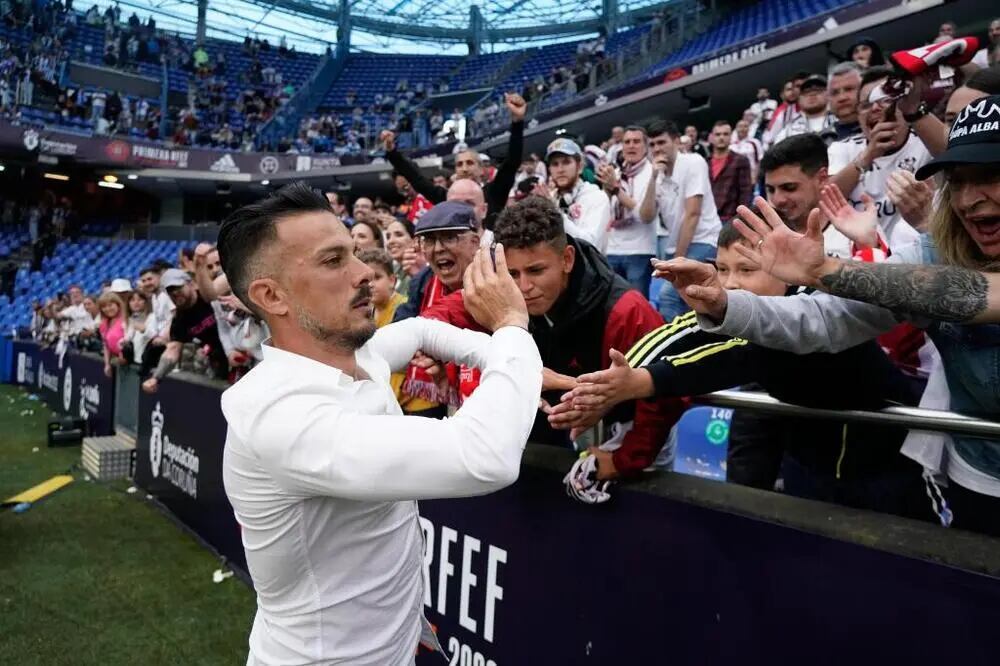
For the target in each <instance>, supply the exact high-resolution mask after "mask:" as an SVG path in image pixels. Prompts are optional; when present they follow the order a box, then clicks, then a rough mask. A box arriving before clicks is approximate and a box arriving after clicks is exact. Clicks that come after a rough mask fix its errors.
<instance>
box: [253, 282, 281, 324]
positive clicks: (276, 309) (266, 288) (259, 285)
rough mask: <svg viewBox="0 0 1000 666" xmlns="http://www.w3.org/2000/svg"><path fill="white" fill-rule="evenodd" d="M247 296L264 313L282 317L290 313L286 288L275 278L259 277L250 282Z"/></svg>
mask: <svg viewBox="0 0 1000 666" xmlns="http://www.w3.org/2000/svg"><path fill="white" fill-rule="evenodd" d="M247 296H248V297H249V298H250V302H251V303H253V304H254V305H255V306H256V307H257V308H258V309H259V310H260V311H261V312H262V313H267V314H271V315H274V316H276V317H281V316H284V315H286V314H288V309H289V308H288V301H287V300H286V294H285V290H284V289H282V288H281V285H279V284H278V282H277V280H275V279H274V278H269V277H265V278H258V279H256V280H254V281H253V282H251V283H250V287H249V288H248V289H247Z"/></svg>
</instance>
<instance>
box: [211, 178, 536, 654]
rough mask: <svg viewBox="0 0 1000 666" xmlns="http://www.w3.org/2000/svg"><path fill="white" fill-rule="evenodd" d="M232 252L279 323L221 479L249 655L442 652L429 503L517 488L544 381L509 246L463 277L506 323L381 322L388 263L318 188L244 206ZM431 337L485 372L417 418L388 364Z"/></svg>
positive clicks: (239, 411)
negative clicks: (247, 578)
mask: <svg viewBox="0 0 1000 666" xmlns="http://www.w3.org/2000/svg"><path fill="white" fill-rule="evenodd" d="M442 205H460V204H442ZM431 212H433V209H432V211H431ZM429 214H430V212H429V213H428V214H427V215H429ZM427 215H425V216H424V217H425V218H426V216H427ZM219 253H220V255H221V258H222V265H223V268H224V270H225V273H226V275H227V276H228V278H229V281H230V285H231V287H232V290H233V292H234V294H235V295H236V296H237V297H238V298H239V300H240V301H242V302H243V303H244V304H245V305H247V306H248V307H249V308H250V309H251V310H253V311H254V312H255V313H257V314H258V315H259V316H261V317H262V318H263V319H264V321H265V322H266V323H267V325H268V327H269V328H270V330H271V335H272V337H271V339H270V340H269V341H267V342H266V343H265V344H264V345H263V357H264V360H263V361H261V363H260V364H258V365H257V366H256V367H255V368H254V369H253V370H251V371H250V372H249V373H247V374H246V375H245V376H244V377H243V378H242V379H241V380H240V381H239V382H237V383H236V384H235V385H234V386H232V387H231V388H230V389H229V390H227V391H226V392H225V393H224V394H223V395H222V411H223V414H224V415H225V417H226V422H227V423H228V426H229V429H228V433H227V436H226V445H225V451H224V453H223V483H224V485H225V489H226V495H227V496H228V498H229V502H230V504H231V505H232V507H233V511H234V513H235V515H236V520H237V522H239V524H240V528H241V530H240V533H241V537H242V540H243V545H244V548H245V549H246V558H247V565H248V570H249V571H250V575H251V577H252V578H253V587H254V590H255V592H256V594H257V615H256V617H255V619H254V623H253V628H252V629H251V631H250V641H249V642H250V656H249V658H248V661H247V663H248V664H253V665H255V666H256V665H262V664H348V663H349V664H358V665H361V664H370V665H373V666H374V665H375V664H378V665H382V664H412V663H413V659H414V655H415V654H416V651H417V646H418V643H419V642H425V643H426V644H427V645H429V646H430V647H432V648H433V649H435V650H438V651H440V646H439V644H438V642H437V640H436V639H435V638H434V634H433V631H432V629H431V626H430V625H429V624H428V622H427V620H426V619H425V618H424V615H423V597H424V590H423V584H422V577H421V571H422V570H423V537H422V533H421V527H420V516H419V514H418V508H417V500H421V499H429V498H447V497H467V496H470V495H481V494H485V493H489V492H492V491H494V490H498V489H500V488H502V487H504V486H507V485H509V484H511V483H513V482H514V480H515V479H516V478H517V476H518V471H519V468H520V463H521V453H522V451H523V449H524V444H525V441H526V440H527V437H528V433H529V432H530V430H531V426H532V423H533V421H534V418H535V412H536V410H537V407H538V397H539V395H540V391H541V386H542V364H541V359H540V358H539V355H538V350H537V349H536V347H535V343H534V341H533V340H532V338H531V336H530V335H529V334H528V331H527V327H528V312H527V308H526V306H525V303H524V298H523V297H522V296H521V293H520V291H519V290H518V288H517V285H515V284H514V281H513V279H512V278H511V277H510V274H509V272H508V270H507V264H506V259H505V256H504V253H503V248H502V247H498V248H497V250H496V267H494V265H493V262H492V261H491V259H490V254H489V252H488V251H487V250H482V251H479V252H478V255H477V256H476V257H475V259H474V260H473V262H472V264H471V265H470V268H469V270H468V271H467V273H466V274H465V283H464V286H465V304H466V307H467V308H468V310H469V312H470V313H472V315H473V316H474V317H476V318H477V320H478V321H479V323H480V324H481V325H482V326H483V327H484V328H485V329H486V330H489V331H493V334H492V335H488V334H485V333H476V332H472V331H460V330H458V329H455V328H452V327H450V326H448V325H447V324H444V323H441V322H434V321H430V320H426V319H411V320H408V321H405V322H402V323H398V324H391V325H389V326H384V327H382V328H381V329H379V330H378V332H376V331H375V323H374V320H373V315H374V305H373V302H372V289H373V286H372V283H373V280H374V272H373V271H372V269H371V268H370V267H369V266H368V265H366V264H365V263H363V262H362V261H361V260H360V259H358V258H357V257H356V256H355V254H354V242H353V241H352V239H351V235H350V233H349V232H348V230H347V227H345V226H344V224H343V223H341V221H340V220H339V219H337V217H336V215H334V213H333V211H332V210H331V209H330V206H329V203H328V202H327V200H326V199H325V198H324V197H323V195H322V194H320V193H319V192H318V191H315V190H312V189H311V188H309V187H308V186H307V185H306V184H304V183H296V184H293V185H289V186H287V187H285V188H282V189H281V190H278V191H277V192H276V193H274V194H273V195H272V196H271V197H269V198H267V199H265V200H263V201H259V202H257V203H255V204H251V205H249V206H245V207H243V208H241V209H240V210H238V211H236V212H235V213H234V214H233V215H231V216H230V217H229V218H228V219H227V220H226V221H225V222H224V223H223V224H222V227H221V229H220V231H219ZM418 349H419V350H424V351H425V352H426V353H428V354H433V355H434V357H435V358H442V359H447V360H449V361H457V362H464V363H468V364H470V365H475V366H477V367H481V368H483V370H484V373H483V376H484V379H483V381H482V384H481V385H480V386H479V389H478V390H477V391H476V394H475V395H474V396H473V397H472V398H470V399H469V400H467V401H466V402H465V404H464V405H463V406H462V408H461V409H459V410H458V412H457V413H456V414H455V415H454V417H452V418H450V419H447V420H443V421H438V420H433V419H422V418H416V417H410V416H404V415H403V414H402V412H401V410H400V407H399V404H398V403H397V402H396V400H394V399H393V393H392V388H391V387H390V384H389V377H390V372H393V371H398V370H401V369H402V368H403V367H405V366H406V364H407V363H408V362H409V361H410V359H411V358H412V357H413V355H414V354H415V353H416V351H417V350H418Z"/></svg>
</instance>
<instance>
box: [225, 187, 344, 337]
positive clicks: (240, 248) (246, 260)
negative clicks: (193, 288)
mask: <svg viewBox="0 0 1000 666" xmlns="http://www.w3.org/2000/svg"><path fill="white" fill-rule="evenodd" d="M317 212H327V213H333V209H332V208H330V202H328V201H327V200H326V197H325V196H323V195H322V194H321V193H320V191H319V190H315V189H313V188H311V187H309V186H308V185H307V184H306V183H305V182H303V181H298V182H295V183H292V184H291V185H286V186H284V187H282V188H281V189H280V190H277V191H276V192H274V193H273V194H271V195H270V196H268V197H267V198H265V199H261V200H260V201H257V202H255V203H252V204H249V205H247V206H243V207H242V208H240V209H238V210H236V211H235V212H234V213H233V214H232V215H230V216H229V217H227V218H226V219H225V221H224V222H223V223H222V227H221V228H220V229H219V240H218V245H217V246H216V247H217V249H218V250H219V260H220V261H221V262H222V270H223V272H224V273H225V274H226V277H227V278H228V279H229V286H230V287H231V288H232V290H233V293H234V294H236V297H237V298H239V299H240V300H241V301H243V303H244V304H245V305H246V306H247V307H248V308H250V309H251V310H252V311H253V312H254V314H256V315H257V316H258V317H261V318H263V316H262V313H261V312H259V311H258V309H257V307H256V305H254V303H252V302H251V301H250V297H249V296H248V294H247V290H248V289H249V287H250V283H251V282H253V281H254V279H256V278H257V277H258V274H257V273H258V268H259V266H258V263H257V262H258V258H259V255H260V251H261V249H262V248H263V247H264V246H265V245H267V244H269V243H273V242H274V241H276V240H277V239H278V232H277V228H276V227H275V224H276V223H277V221H278V220H279V219H281V218H283V217H288V216H290V215H297V214H301V213H317Z"/></svg>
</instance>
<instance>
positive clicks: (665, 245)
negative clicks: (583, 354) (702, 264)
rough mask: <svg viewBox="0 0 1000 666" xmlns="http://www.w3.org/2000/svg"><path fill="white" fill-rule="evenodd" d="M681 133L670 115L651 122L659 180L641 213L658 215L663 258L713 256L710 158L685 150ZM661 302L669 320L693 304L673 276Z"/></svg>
mask: <svg viewBox="0 0 1000 666" xmlns="http://www.w3.org/2000/svg"><path fill="white" fill-rule="evenodd" d="M680 138H681V133H680V130H679V129H678V127H677V125H675V124H674V123H673V122H672V121H669V120H668V121H664V122H661V123H656V124H654V125H652V126H651V127H650V128H649V145H650V151H651V153H652V158H653V167H654V169H655V170H656V176H655V178H656V180H655V183H654V186H653V187H650V188H648V189H647V190H646V195H645V197H644V198H643V200H642V204H641V205H640V207H639V215H640V216H641V217H643V218H645V217H646V216H648V215H651V214H652V215H655V216H657V218H658V224H657V236H658V238H657V241H658V248H657V250H658V251H657V256H658V257H659V258H661V259H673V258H674V257H689V258H691V259H695V260H697V261H712V260H714V259H715V252H716V244H717V242H718V238H719V231H720V230H721V229H722V222H721V220H720V219H719V213H718V211H717V210H716V208H715V197H714V196H713V195H712V182H711V180H710V179H709V175H708V162H706V161H705V160H703V159H702V158H700V157H698V156H697V155H695V154H693V153H681V152H680ZM659 308H660V314H661V315H663V319H664V320H665V321H668V322H669V321H671V320H673V319H674V317H676V316H677V315H680V314H683V313H684V312H687V311H688V309H689V308H688V307H687V304H686V303H684V301H683V299H681V297H680V296H678V295H677V292H676V291H675V290H674V288H673V285H672V284H670V282H664V283H663V286H662V287H661V288H660V295H659Z"/></svg>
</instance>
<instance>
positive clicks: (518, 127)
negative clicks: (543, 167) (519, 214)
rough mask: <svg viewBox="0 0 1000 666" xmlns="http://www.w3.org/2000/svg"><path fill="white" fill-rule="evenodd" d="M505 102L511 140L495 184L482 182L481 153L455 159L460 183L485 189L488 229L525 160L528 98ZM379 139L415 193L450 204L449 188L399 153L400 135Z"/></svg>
mask: <svg viewBox="0 0 1000 666" xmlns="http://www.w3.org/2000/svg"><path fill="white" fill-rule="evenodd" d="M504 102H505V104H506V106H507V111H509V112H510V121H511V122H510V138H509V139H508V143H507V146H508V152H507V157H506V158H505V159H504V161H503V164H501V165H500V168H499V169H497V172H496V176H495V177H494V178H493V180H492V181H491V182H488V183H484V182H482V181H483V165H482V162H481V161H480V158H479V153H477V152H476V151H474V150H463V151H462V152H460V153H458V155H456V156H455V176H456V182H457V181H461V180H463V179H470V180H473V181H475V182H476V183H478V184H479V185H482V186H483V194H484V196H485V198H486V208H487V212H486V217H485V218H484V220H483V223H484V225H485V227H486V228H487V229H492V228H493V220H494V219H495V218H496V216H497V215H499V214H500V211H502V210H503V208H504V206H506V205H507V194H508V193H509V192H510V188H512V187H513V186H514V178H515V177H516V176H517V169H518V167H520V166H521V157H522V155H523V152H524V114H525V111H527V108H528V105H527V104H526V103H525V101H524V98H522V97H521V96H520V95H518V94H514V93H508V94H507V95H505V96H504ZM379 138H380V140H381V141H382V145H383V147H384V148H385V157H386V159H387V160H389V163H390V164H392V168H393V169H395V170H396V173H398V174H399V175H401V176H403V177H404V178H406V180H408V181H409V183H410V185H411V186H412V187H413V189H414V190H416V191H417V192H419V193H420V194H422V195H424V196H425V197H427V199H428V200H430V201H431V202H432V203H440V202H442V201H447V200H448V190H447V189H446V188H444V187H442V186H440V185H435V184H434V183H433V182H431V181H430V180H429V179H427V178H426V177H425V176H424V175H423V174H421V173H420V169H419V168H417V165H416V164H414V163H413V162H411V161H410V160H409V159H407V158H406V157H404V156H403V155H402V154H401V153H400V152H399V151H398V150H396V134H395V133H394V132H391V131H389V130H384V131H383V132H382V134H381V136H380V137H379Z"/></svg>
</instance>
